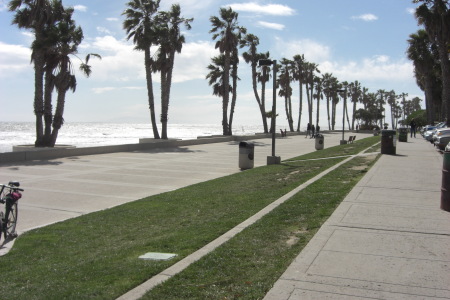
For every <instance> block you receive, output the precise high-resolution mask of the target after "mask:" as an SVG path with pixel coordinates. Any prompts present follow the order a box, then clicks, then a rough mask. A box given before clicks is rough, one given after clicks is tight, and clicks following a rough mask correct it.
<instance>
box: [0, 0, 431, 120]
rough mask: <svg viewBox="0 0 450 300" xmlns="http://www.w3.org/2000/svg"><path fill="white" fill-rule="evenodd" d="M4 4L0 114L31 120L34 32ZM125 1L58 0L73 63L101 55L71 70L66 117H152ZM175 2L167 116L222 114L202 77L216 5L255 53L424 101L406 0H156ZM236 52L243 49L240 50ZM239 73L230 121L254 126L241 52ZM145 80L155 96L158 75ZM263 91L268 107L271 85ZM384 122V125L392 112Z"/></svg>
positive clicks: (0, 0)
mask: <svg viewBox="0 0 450 300" xmlns="http://www.w3.org/2000/svg"><path fill="white" fill-rule="evenodd" d="M8 2H9V1H7V0H0V99H1V100H0V102H1V109H0V120H1V121H8V122H14V121H27V122H28V121H29V122H33V121H34V119H35V117H34V114H33V97H34V71H33V66H32V64H30V53H31V51H30V45H31V43H32V41H33V35H32V33H31V32H30V31H26V30H21V29H18V28H17V26H15V25H11V20H12V17H13V13H11V12H9V11H8V9H7V4H8ZM127 2H128V1H125V0H63V4H64V5H65V6H71V7H74V8H75V13H74V16H73V18H74V20H75V21H76V23H77V24H78V25H79V26H81V28H82V29H83V32H84V40H83V43H82V44H81V45H80V46H79V54H78V57H79V58H77V57H73V58H72V61H73V62H74V65H78V64H79V62H80V59H84V57H85V56H86V54H88V53H97V54H100V55H101V56H102V59H101V60H98V59H95V58H92V59H91V61H90V64H91V66H92V71H93V72H92V75H91V76H90V77H89V78H86V77H84V76H83V75H82V74H81V73H79V72H77V73H76V77H77V89H76V92H75V93H72V92H68V93H67V96H66V108H65V112H64V119H65V121H66V122H135V123H150V114H149V109H148V98H147V90H146V81H145V70H144V64H143V62H144V54H143V52H139V51H136V50H134V45H133V43H132V41H127V39H126V32H125V30H124V29H123V27H122V23H123V21H124V19H125V18H124V16H123V15H122V13H123V11H124V10H125V9H126V3H127ZM174 3H178V4H180V6H181V13H182V16H184V17H185V18H194V21H193V22H192V23H191V25H192V29H191V30H189V31H188V30H185V29H183V34H184V35H185V38H186V43H185V44H184V45H183V49H182V52H181V53H180V54H178V55H177V56H176V58H175V68H174V74H173V84H172V90H171V99H170V108H169V124H170V123H172V124H186V123H189V124H219V125H220V124H221V122H222V100H221V98H218V97H216V96H213V95H212V88H211V87H210V86H209V85H208V82H207V80H206V79H205V77H206V75H207V66H208V65H209V64H210V62H211V57H213V56H216V55H218V53H219V52H218V50H216V49H215V48H214V45H215V42H214V41H213V40H212V34H210V33H209V30H210V29H211V22H210V20H209V19H210V17H211V16H219V10H220V8H221V7H231V8H233V10H234V11H236V12H237V13H238V14H239V17H238V22H239V25H240V26H243V27H245V28H247V32H248V33H252V34H254V35H256V36H258V37H259V39H260V45H259V46H258V51H259V52H267V51H269V52H270V56H271V59H273V60H278V61H280V60H281V59H282V58H288V59H291V58H292V57H293V56H294V55H296V54H304V56H305V58H306V60H307V61H309V62H314V63H316V64H318V65H319V70H320V71H321V73H322V74H324V73H327V72H328V73H332V74H333V75H334V76H335V77H337V79H338V80H339V81H341V82H342V81H348V82H352V81H355V80H358V81H359V82H360V83H361V85H362V86H363V87H366V88H368V89H369V92H376V91H377V90H379V89H384V90H387V91H390V90H394V91H395V92H396V93H397V94H401V93H408V95H409V96H408V97H407V99H412V98H413V97H420V98H421V99H424V95H423V92H422V91H421V90H420V89H419V88H418V86H417V84H416V80H415V78H414V74H413V73H414V71H413V65H412V63H411V61H409V60H408V59H407V57H406V54H405V53H406V49H407V39H408V37H409V35H410V34H412V33H415V32H416V31H417V30H418V29H419V26H418V25H417V21H416V19H415V18H414V10H415V7H416V5H417V4H413V3H412V1H411V0H406V1H405V0H364V1H362V0H339V1H336V0H317V1H310V0H271V1H266V0H247V1H241V0H202V1H199V0H161V8H160V9H161V10H169V9H170V6H171V5H172V4H174ZM243 51H246V49H245V48H244V49H243V50H241V52H240V53H241V54H242V52H243ZM239 77H240V78H241V81H239V83H238V90H237V92H238V97H237V103H236V110H235V116H234V124H235V125H238V126H243V125H258V124H261V123H262V121H261V116H260V113H259V109H258V105H257V103H256V100H255V98H254V95H253V90H252V84H251V70H250V67H249V65H247V64H246V63H245V62H244V60H243V59H242V58H241V59H240V64H239ZM153 79H154V91H155V100H156V102H157V103H159V101H160V88H159V78H158V74H154V77H153ZM269 86H270V87H271V85H270V84H269ZM293 88H294V90H293V97H292V103H293V111H294V112H297V111H298V107H299V104H298V102H299V96H298V94H299V91H298V84H296V83H294V84H293ZM54 98H56V96H55V97H54ZM266 98H267V99H268V102H267V104H266V107H267V108H268V109H267V110H270V108H271V106H272V90H271V89H270V88H269V89H268V90H267V92H266ZM304 102H306V101H304ZM422 106H424V104H423V102H422ZM315 109H316V108H314V111H315ZM303 111H304V113H303V116H302V128H303V127H306V123H307V113H306V111H307V110H306V106H304V109H303ZM277 112H278V113H279V114H280V115H279V117H278V118H277V124H278V125H279V126H281V127H283V126H286V124H287V121H286V117H285V113H284V100H283V99H282V98H279V97H278V98H277ZM388 113H389V110H388ZM159 114H160V106H159V104H157V116H159ZM314 115H315V112H314ZM339 118H342V110H341V109H340V108H338V112H337V119H339ZM297 119H298V113H296V114H294V120H295V121H294V123H296V122H297V121H296V120H297ZM386 122H387V123H391V122H390V117H389V118H388V117H386ZM319 123H320V125H321V127H322V128H325V125H326V124H327V120H326V106H325V102H323V103H321V105H320V120H319Z"/></svg>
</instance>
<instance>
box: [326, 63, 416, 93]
mask: <svg viewBox="0 0 450 300" xmlns="http://www.w3.org/2000/svg"><path fill="white" fill-rule="evenodd" d="M319 69H320V70H321V71H322V73H325V72H328V73H333V75H334V76H336V77H337V78H338V79H339V80H340V81H354V80H358V81H360V82H362V83H363V84H364V82H375V81H378V82H384V83H388V84H389V83H390V82H401V81H410V80H411V78H412V77H413V66H412V63H411V62H410V61H407V60H403V59H402V60H399V61H392V59H391V58H390V57H388V56H386V55H376V56H373V57H370V58H365V59H363V60H362V61H350V62H348V63H345V64H338V63H333V62H331V61H327V62H323V63H322V64H320V65H319ZM380 88H381V87H380Z"/></svg>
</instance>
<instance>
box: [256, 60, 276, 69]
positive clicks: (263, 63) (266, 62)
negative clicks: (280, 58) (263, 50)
mask: <svg viewBox="0 0 450 300" xmlns="http://www.w3.org/2000/svg"><path fill="white" fill-rule="evenodd" d="M272 64H273V61H272V60H270V59H260V60H259V66H260V67H261V66H270V65H272Z"/></svg>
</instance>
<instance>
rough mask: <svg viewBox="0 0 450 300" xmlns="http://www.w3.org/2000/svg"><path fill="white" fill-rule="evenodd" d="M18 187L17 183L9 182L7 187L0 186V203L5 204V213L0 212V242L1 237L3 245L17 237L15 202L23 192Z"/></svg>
mask: <svg viewBox="0 0 450 300" xmlns="http://www.w3.org/2000/svg"><path fill="white" fill-rule="evenodd" d="M19 186H20V183H19V182H17V181H10V182H9V183H8V185H4V184H0V187H1V189H0V203H1V204H5V212H3V211H0V241H1V238H2V236H3V238H4V241H3V243H4V242H5V241H7V240H8V239H14V238H16V237H17V233H16V225H17V216H18V210H17V201H19V199H20V198H22V194H21V193H20V192H23V191H24V190H23V189H21V188H19Z"/></svg>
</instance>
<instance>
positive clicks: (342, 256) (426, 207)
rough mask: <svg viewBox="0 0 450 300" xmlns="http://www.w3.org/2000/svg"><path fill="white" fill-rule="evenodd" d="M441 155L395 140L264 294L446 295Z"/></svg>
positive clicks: (449, 220) (449, 252)
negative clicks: (393, 149)
mask: <svg viewBox="0 0 450 300" xmlns="http://www.w3.org/2000/svg"><path fill="white" fill-rule="evenodd" d="M441 182H442V156H441V155H440V154H439V153H437V151H436V150H434V148H433V146H432V145H431V144H430V143H428V142H425V141H424V140H423V139H422V138H419V137H418V138H416V139H414V138H413V139H409V141H408V143H397V155H395V156H392V155H383V156H382V157H381V158H380V159H379V161H378V162H377V163H376V164H375V166H374V167H373V168H372V169H371V170H370V171H369V172H368V173H367V175H366V176H364V178H363V179H362V180H361V181H360V182H359V183H358V184H357V185H356V186H355V188H354V189H353V190H352V191H351V192H350V194H349V195H348V196H347V197H346V198H345V200H344V201H343V202H342V203H341V205H340V206H339V207H338V208H337V209H336V211H335V212H334V213H333V215H332V216H331V217H330V218H329V220H328V221H327V222H326V223H325V224H324V225H323V226H322V227H321V229H320V230H319V231H318V233H317V234H316V235H315V236H314V238H313V239H312V240H311V241H310V242H309V244H308V245H307V246H306V247H305V249H304V250H303V251H302V252H301V253H300V254H299V256H298V257H297V258H296V259H295V261H294V262H293V263H292V264H291V265H290V266H289V268H288V269H287V270H286V272H285V273H284V274H283V275H282V276H281V277H280V279H279V280H278V281H277V282H276V284H275V285H274V287H273V288H272V289H271V290H270V291H269V293H268V294H267V295H266V297H265V298H264V299H266V300H287V299H289V300H294V299H302V300H304V299H437V298H438V299H450V213H448V212H444V211H441V210H440V209H439V207H440V196H441V192H440V188H441Z"/></svg>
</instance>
